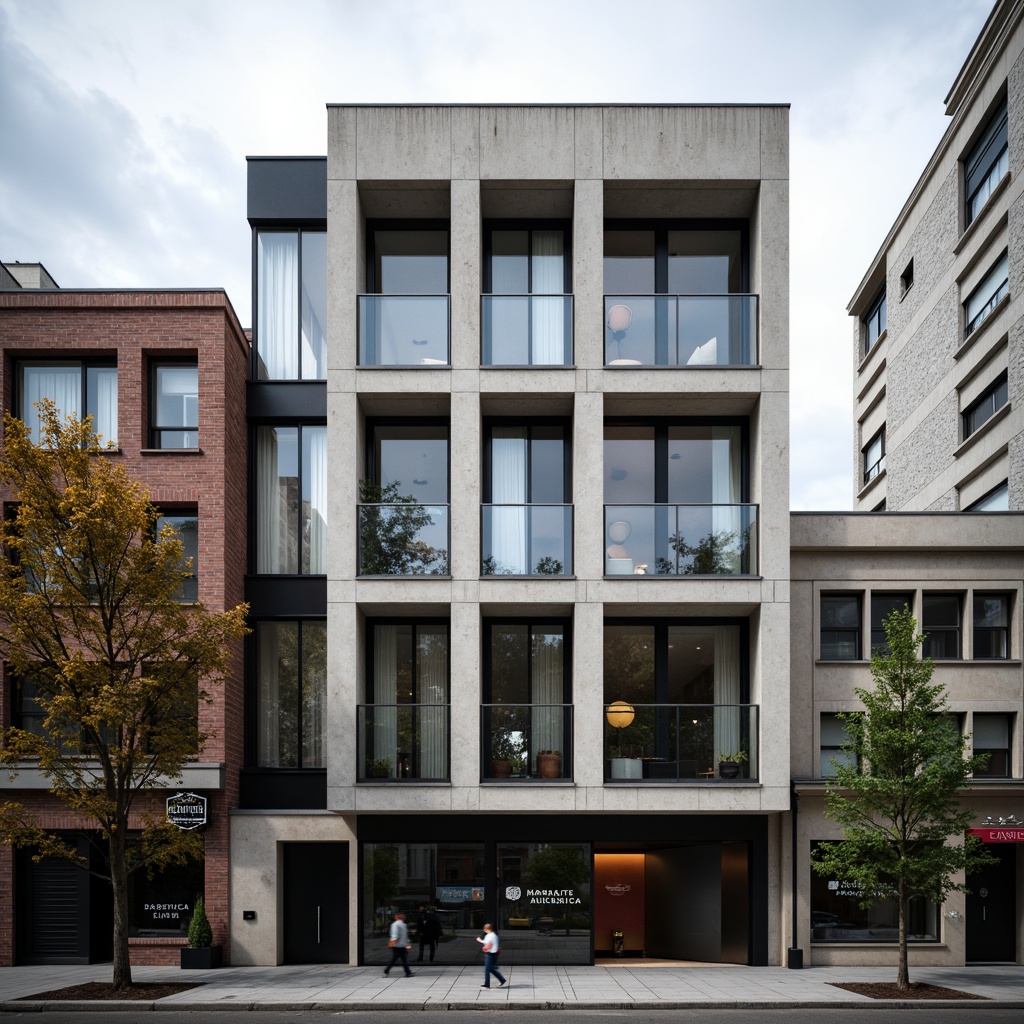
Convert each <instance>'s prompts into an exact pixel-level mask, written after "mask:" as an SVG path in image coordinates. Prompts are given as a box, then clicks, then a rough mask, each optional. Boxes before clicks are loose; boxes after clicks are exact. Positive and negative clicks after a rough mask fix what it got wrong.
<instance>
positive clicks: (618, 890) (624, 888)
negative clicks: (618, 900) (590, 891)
mask: <svg viewBox="0 0 1024 1024" xmlns="http://www.w3.org/2000/svg"><path fill="white" fill-rule="evenodd" d="M604 888H605V892H607V893H608V895H609V896H625V895H626V893H627V892H629V890H630V889H632V888H633V887H632V886H631V885H626V884H625V883H624V882H616V883H615V885H606V886H605V887H604Z"/></svg>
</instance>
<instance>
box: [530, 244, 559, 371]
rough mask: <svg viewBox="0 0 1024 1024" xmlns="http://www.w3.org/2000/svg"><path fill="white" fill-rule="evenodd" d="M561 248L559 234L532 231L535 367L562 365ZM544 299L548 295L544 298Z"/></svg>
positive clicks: (533, 362)
mask: <svg viewBox="0 0 1024 1024" xmlns="http://www.w3.org/2000/svg"><path fill="white" fill-rule="evenodd" d="M563 252H564V246H563V237H562V232H561V231H534V232H533V252H532V264H533V267H532V269H533V285H532V292H533V295H532V297H531V299H530V303H531V306H532V310H531V312H532V316H533V351H532V353H531V360H530V361H531V363H532V364H533V365H535V366H561V365H562V364H563V363H564V362H565V318H564V316H563V309H564V299H563V298H562V293H563V291H564V290H565V271H564V255H563ZM544 296H550V298H545V297H544Z"/></svg>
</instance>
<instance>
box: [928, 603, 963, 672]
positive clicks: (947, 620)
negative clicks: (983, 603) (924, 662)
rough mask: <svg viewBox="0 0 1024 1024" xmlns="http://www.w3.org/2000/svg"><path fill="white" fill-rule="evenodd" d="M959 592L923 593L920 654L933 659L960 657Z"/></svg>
mask: <svg viewBox="0 0 1024 1024" xmlns="http://www.w3.org/2000/svg"><path fill="white" fill-rule="evenodd" d="M960 613H961V597H960V595H959V594H924V595H923V597H922V607H921V631H922V632H923V633H924V634H925V638H924V644H923V645H922V652H921V653H922V655H923V656H924V657H926V658H932V659H934V660H935V661H941V660H949V659H955V658H959V657H960Z"/></svg>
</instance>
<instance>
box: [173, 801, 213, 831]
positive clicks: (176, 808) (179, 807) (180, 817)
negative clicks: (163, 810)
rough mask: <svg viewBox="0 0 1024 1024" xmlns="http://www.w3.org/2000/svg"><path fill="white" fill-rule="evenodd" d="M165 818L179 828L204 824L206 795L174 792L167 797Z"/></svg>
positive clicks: (197, 826) (189, 827)
mask: <svg viewBox="0 0 1024 1024" xmlns="http://www.w3.org/2000/svg"><path fill="white" fill-rule="evenodd" d="M167 820H168V821H169V822H170V823H171V824H172V825H177V826H178V828H180V829H186V830H187V829H193V828H199V826H200V825H205V824H206V797H205V796H199V795H198V794H197V793H176V794H175V795H174V796H169V797H168V798H167Z"/></svg>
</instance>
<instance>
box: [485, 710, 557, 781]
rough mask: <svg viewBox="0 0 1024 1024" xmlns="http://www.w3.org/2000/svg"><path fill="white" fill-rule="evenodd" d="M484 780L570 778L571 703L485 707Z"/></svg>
mask: <svg viewBox="0 0 1024 1024" xmlns="http://www.w3.org/2000/svg"><path fill="white" fill-rule="evenodd" d="M480 730H481V732H480V751H481V756H482V764H481V771H480V775H481V778H483V779H529V780H531V781H535V780H537V779H571V778H572V705H571V704H482V705H481V706H480Z"/></svg>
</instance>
